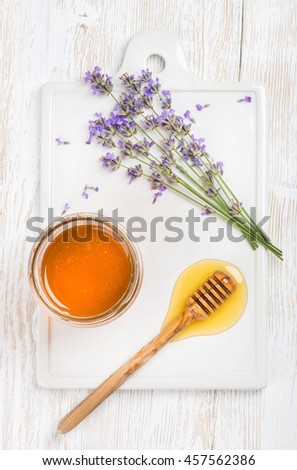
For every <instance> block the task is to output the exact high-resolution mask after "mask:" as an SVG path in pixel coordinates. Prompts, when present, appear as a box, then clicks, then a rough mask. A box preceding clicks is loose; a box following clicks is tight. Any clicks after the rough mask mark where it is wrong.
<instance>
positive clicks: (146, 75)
mask: <svg viewBox="0 0 297 470" xmlns="http://www.w3.org/2000/svg"><path fill="white" fill-rule="evenodd" d="M138 78H139V80H140V81H142V82H148V81H149V80H151V78H152V72H150V70H149V69H146V70H142V71H141V74H140V75H139V77H138Z"/></svg>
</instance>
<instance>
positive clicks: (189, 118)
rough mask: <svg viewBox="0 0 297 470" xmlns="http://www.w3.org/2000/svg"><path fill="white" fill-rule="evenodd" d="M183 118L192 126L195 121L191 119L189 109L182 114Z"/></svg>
mask: <svg viewBox="0 0 297 470" xmlns="http://www.w3.org/2000/svg"><path fill="white" fill-rule="evenodd" d="M184 118H185V119H188V120H189V121H191V122H192V123H193V124H194V123H195V119H194V118H192V116H191V112H190V110H189V109H187V111H186V112H185V113H184Z"/></svg>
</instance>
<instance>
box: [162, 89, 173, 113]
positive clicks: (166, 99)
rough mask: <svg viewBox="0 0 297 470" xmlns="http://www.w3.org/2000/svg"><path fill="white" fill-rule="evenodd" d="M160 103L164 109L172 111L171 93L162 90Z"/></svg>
mask: <svg viewBox="0 0 297 470" xmlns="http://www.w3.org/2000/svg"><path fill="white" fill-rule="evenodd" d="M160 101H161V108H162V109H170V108H171V104H172V98H171V91H169V90H162V91H161V93H160Z"/></svg>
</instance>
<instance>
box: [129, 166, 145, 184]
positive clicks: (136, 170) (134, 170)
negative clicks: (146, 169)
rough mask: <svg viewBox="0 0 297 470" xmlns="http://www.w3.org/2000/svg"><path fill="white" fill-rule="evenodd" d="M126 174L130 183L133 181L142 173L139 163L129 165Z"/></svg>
mask: <svg viewBox="0 0 297 470" xmlns="http://www.w3.org/2000/svg"><path fill="white" fill-rule="evenodd" d="M127 173H128V176H129V177H130V183H132V181H134V180H135V179H136V178H139V177H140V176H142V175H143V169H142V166H141V165H136V166H134V167H130V168H128V170H127Z"/></svg>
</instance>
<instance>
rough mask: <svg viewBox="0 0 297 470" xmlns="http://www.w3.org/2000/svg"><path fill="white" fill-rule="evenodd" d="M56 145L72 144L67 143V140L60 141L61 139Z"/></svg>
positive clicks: (58, 139) (57, 140)
mask: <svg viewBox="0 0 297 470" xmlns="http://www.w3.org/2000/svg"><path fill="white" fill-rule="evenodd" d="M56 143H57V144H58V145H69V144H70V142H67V140H62V139H60V137H57V138H56Z"/></svg>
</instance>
